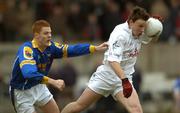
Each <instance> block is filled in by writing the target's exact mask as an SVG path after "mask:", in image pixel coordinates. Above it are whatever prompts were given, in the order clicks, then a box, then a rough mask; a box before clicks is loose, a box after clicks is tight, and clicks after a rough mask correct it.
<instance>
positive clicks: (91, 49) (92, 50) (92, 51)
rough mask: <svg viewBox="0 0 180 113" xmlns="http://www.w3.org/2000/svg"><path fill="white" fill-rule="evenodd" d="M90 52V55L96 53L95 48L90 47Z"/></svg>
mask: <svg viewBox="0 0 180 113" xmlns="http://www.w3.org/2000/svg"><path fill="white" fill-rule="evenodd" d="M89 51H90V53H94V52H95V46H93V45H90V47H89Z"/></svg>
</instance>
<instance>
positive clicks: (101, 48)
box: [95, 42, 108, 51]
mask: <svg viewBox="0 0 180 113" xmlns="http://www.w3.org/2000/svg"><path fill="white" fill-rule="evenodd" d="M107 48H108V43H107V42H104V43H102V44H100V45H98V46H95V51H105V50H107Z"/></svg>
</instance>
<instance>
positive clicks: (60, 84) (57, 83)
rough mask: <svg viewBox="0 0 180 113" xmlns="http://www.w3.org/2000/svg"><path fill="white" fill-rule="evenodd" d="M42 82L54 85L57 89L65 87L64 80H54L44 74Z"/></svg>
mask: <svg viewBox="0 0 180 113" xmlns="http://www.w3.org/2000/svg"><path fill="white" fill-rule="evenodd" d="M42 83H43V84H50V85H52V86H54V87H55V88H57V89H59V90H60V91H62V90H63V89H64V88H65V83H64V80H62V79H57V80H55V79H52V78H50V77H47V76H44V77H43V81H42Z"/></svg>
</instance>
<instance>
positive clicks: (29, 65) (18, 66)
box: [10, 40, 95, 90]
mask: <svg viewBox="0 0 180 113" xmlns="http://www.w3.org/2000/svg"><path fill="white" fill-rule="evenodd" d="M94 51H95V47H94V46H93V45H90V44H75V45H63V44H62V45H61V44H59V43H56V42H51V43H50V45H49V46H48V47H47V48H46V49H45V50H44V51H42V50H41V49H40V48H38V46H37V44H36V42H35V40H33V41H30V42H25V43H24V44H23V45H22V46H21V47H20V48H19V50H18V52H17V55H16V59H15V62H14V66H13V70H12V77H11V81H10V85H11V87H12V88H15V89H20V90H25V89H29V88H31V87H32V86H35V85H37V84H39V83H43V82H46V80H47V77H46V76H47V75H48V72H49V70H50V67H51V64H52V62H53V59H56V58H63V57H74V56H81V55H86V54H89V53H93V52H94Z"/></svg>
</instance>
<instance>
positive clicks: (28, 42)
mask: <svg viewBox="0 0 180 113" xmlns="http://www.w3.org/2000/svg"><path fill="white" fill-rule="evenodd" d="M24 47H29V48H32V42H30V41H27V42H24V43H23V44H21V46H20V48H24Z"/></svg>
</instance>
